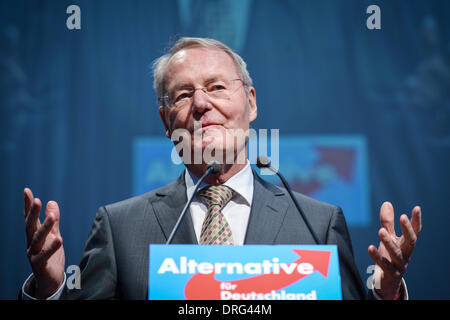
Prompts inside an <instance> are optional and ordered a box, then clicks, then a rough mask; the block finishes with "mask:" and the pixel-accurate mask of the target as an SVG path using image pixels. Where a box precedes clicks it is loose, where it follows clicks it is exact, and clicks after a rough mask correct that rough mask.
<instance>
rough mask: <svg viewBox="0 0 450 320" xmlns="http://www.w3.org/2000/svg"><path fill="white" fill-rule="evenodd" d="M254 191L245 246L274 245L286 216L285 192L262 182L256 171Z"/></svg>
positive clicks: (254, 174)
mask: <svg viewBox="0 0 450 320" xmlns="http://www.w3.org/2000/svg"><path fill="white" fill-rule="evenodd" d="M253 176H254V178H255V179H254V189H253V200H252V208H251V211H250V219H249V222H248V227H247V234H246V237H245V241H244V242H245V244H273V243H275V241H276V237H277V235H278V232H279V231H280V228H281V225H282V223H283V219H284V216H285V215H286V212H287V208H288V207H289V204H288V202H286V201H285V198H284V192H283V191H282V190H280V189H278V188H277V187H275V186H274V185H272V184H269V183H268V182H266V181H264V180H262V179H261V178H260V177H259V176H258V175H257V174H256V173H255V172H254V171H253Z"/></svg>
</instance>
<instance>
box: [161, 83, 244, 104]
mask: <svg viewBox="0 0 450 320" xmlns="http://www.w3.org/2000/svg"><path fill="white" fill-rule="evenodd" d="M238 80H239V81H242V86H245V84H244V81H243V80H242V79H241V78H235V79H231V80H227V82H232V81H238ZM207 88H208V86H206V87H198V88H193V89H191V90H192V91H191V93H192V97H193V96H194V93H195V91H197V90H202V91H203V93H204V94H206V95H207V96H208V97H210V98H211V96H210V95H209V94H208V91H207ZM238 88H239V87H237V88H236V91H237V89H238ZM236 91H233V93H234V92H236ZM192 97H191V98H192ZM212 98H213V99H214V97H212ZM161 102H162V105H163V106H164V107H167V108H174V107H175V106H174V105H173V106H172V105H171V103H170V98H169V94H168V93H166V94H165V95H164V96H163V97H162V99H161Z"/></svg>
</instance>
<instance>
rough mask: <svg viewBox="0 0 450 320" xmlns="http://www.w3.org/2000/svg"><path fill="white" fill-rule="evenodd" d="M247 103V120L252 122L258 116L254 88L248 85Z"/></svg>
mask: <svg viewBox="0 0 450 320" xmlns="http://www.w3.org/2000/svg"><path fill="white" fill-rule="evenodd" d="M248 105H249V121H250V122H252V121H253V120H255V119H256V117H257V116H258V107H257V106H256V90H255V88H253V87H250V88H249V90H248Z"/></svg>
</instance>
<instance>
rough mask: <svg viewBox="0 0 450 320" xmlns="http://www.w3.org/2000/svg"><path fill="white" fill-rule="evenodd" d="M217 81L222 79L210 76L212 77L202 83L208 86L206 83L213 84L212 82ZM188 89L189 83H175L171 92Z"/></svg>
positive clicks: (190, 85)
mask: <svg viewBox="0 0 450 320" xmlns="http://www.w3.org/2000/svg"><path fill="white" fill-rule="evenodd" d="M217 80H222V79H221V77H219V76H212V77H209V78H206V80H205V81H203V83H204V84H208V83H211V82H214V81H217ZM190 87H192V84H191V83H189V82H180V83H177V84H176V85H175V86H174V87H173V89H172V90H173V91H177V90H180V89H185V88H190Z"/></svg>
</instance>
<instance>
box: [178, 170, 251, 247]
mask: <svg viewBox="0 0 450 320" xmlns="http://www.w3.org/2000/svg"><path fill="white" fill-rule="evenodd" d="M184 179H185V182H186V195H187V198H188V199H189V197H190V196H191V195H192V193H193V192H194V187H195V184H196V183H197V181H198V178H197V177H195V176H194V175H193V174H192V173H190V172H189V170H187V169H186V170H185V174H184ZM223 185H225V186H227V187H230V188H231V189H233V190H234V195H233V197H232V198H231V200H230V201H229V202H228V203H227V205H226V206H225V207H224V208H223V209H222V213H223V215H224V216H225V219H226V220H227V221H228V224H229V225H230V228H231V233H232V235H233V243H234V244H235V245H243V244H244V240H245V234H246V232H247V225H248V219H249V217H250V209H251V206H252V200H253V173H252V170H251V168H250V163H249V162H248V161H247V165H246V166H245V167H244V168H243V169H242V170H241V171H239V172H238V173H236V174H235V175H234V176H232V177H231V178H230V179H228V180H227V181H226V182H225V183H224V184H223ZM206 186H207V184H206V183H204V182H203V183H202V184H201V185H200V188H199V190H200V189H202V188H204V187H206ZM207 212H208V207H207V206H206V204H205V203H204V202H202V201H201V200H200V199H199V197H198V196H195V197H194V199H193V200H192V203H191V206H190V213H191V217H192V223H193V224H194V230H195V235H196V237H197V241H198V240H199V239H200V233H201V230H202V225H203V221H204V220H205V217H206V213H207Z"/></svg>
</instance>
